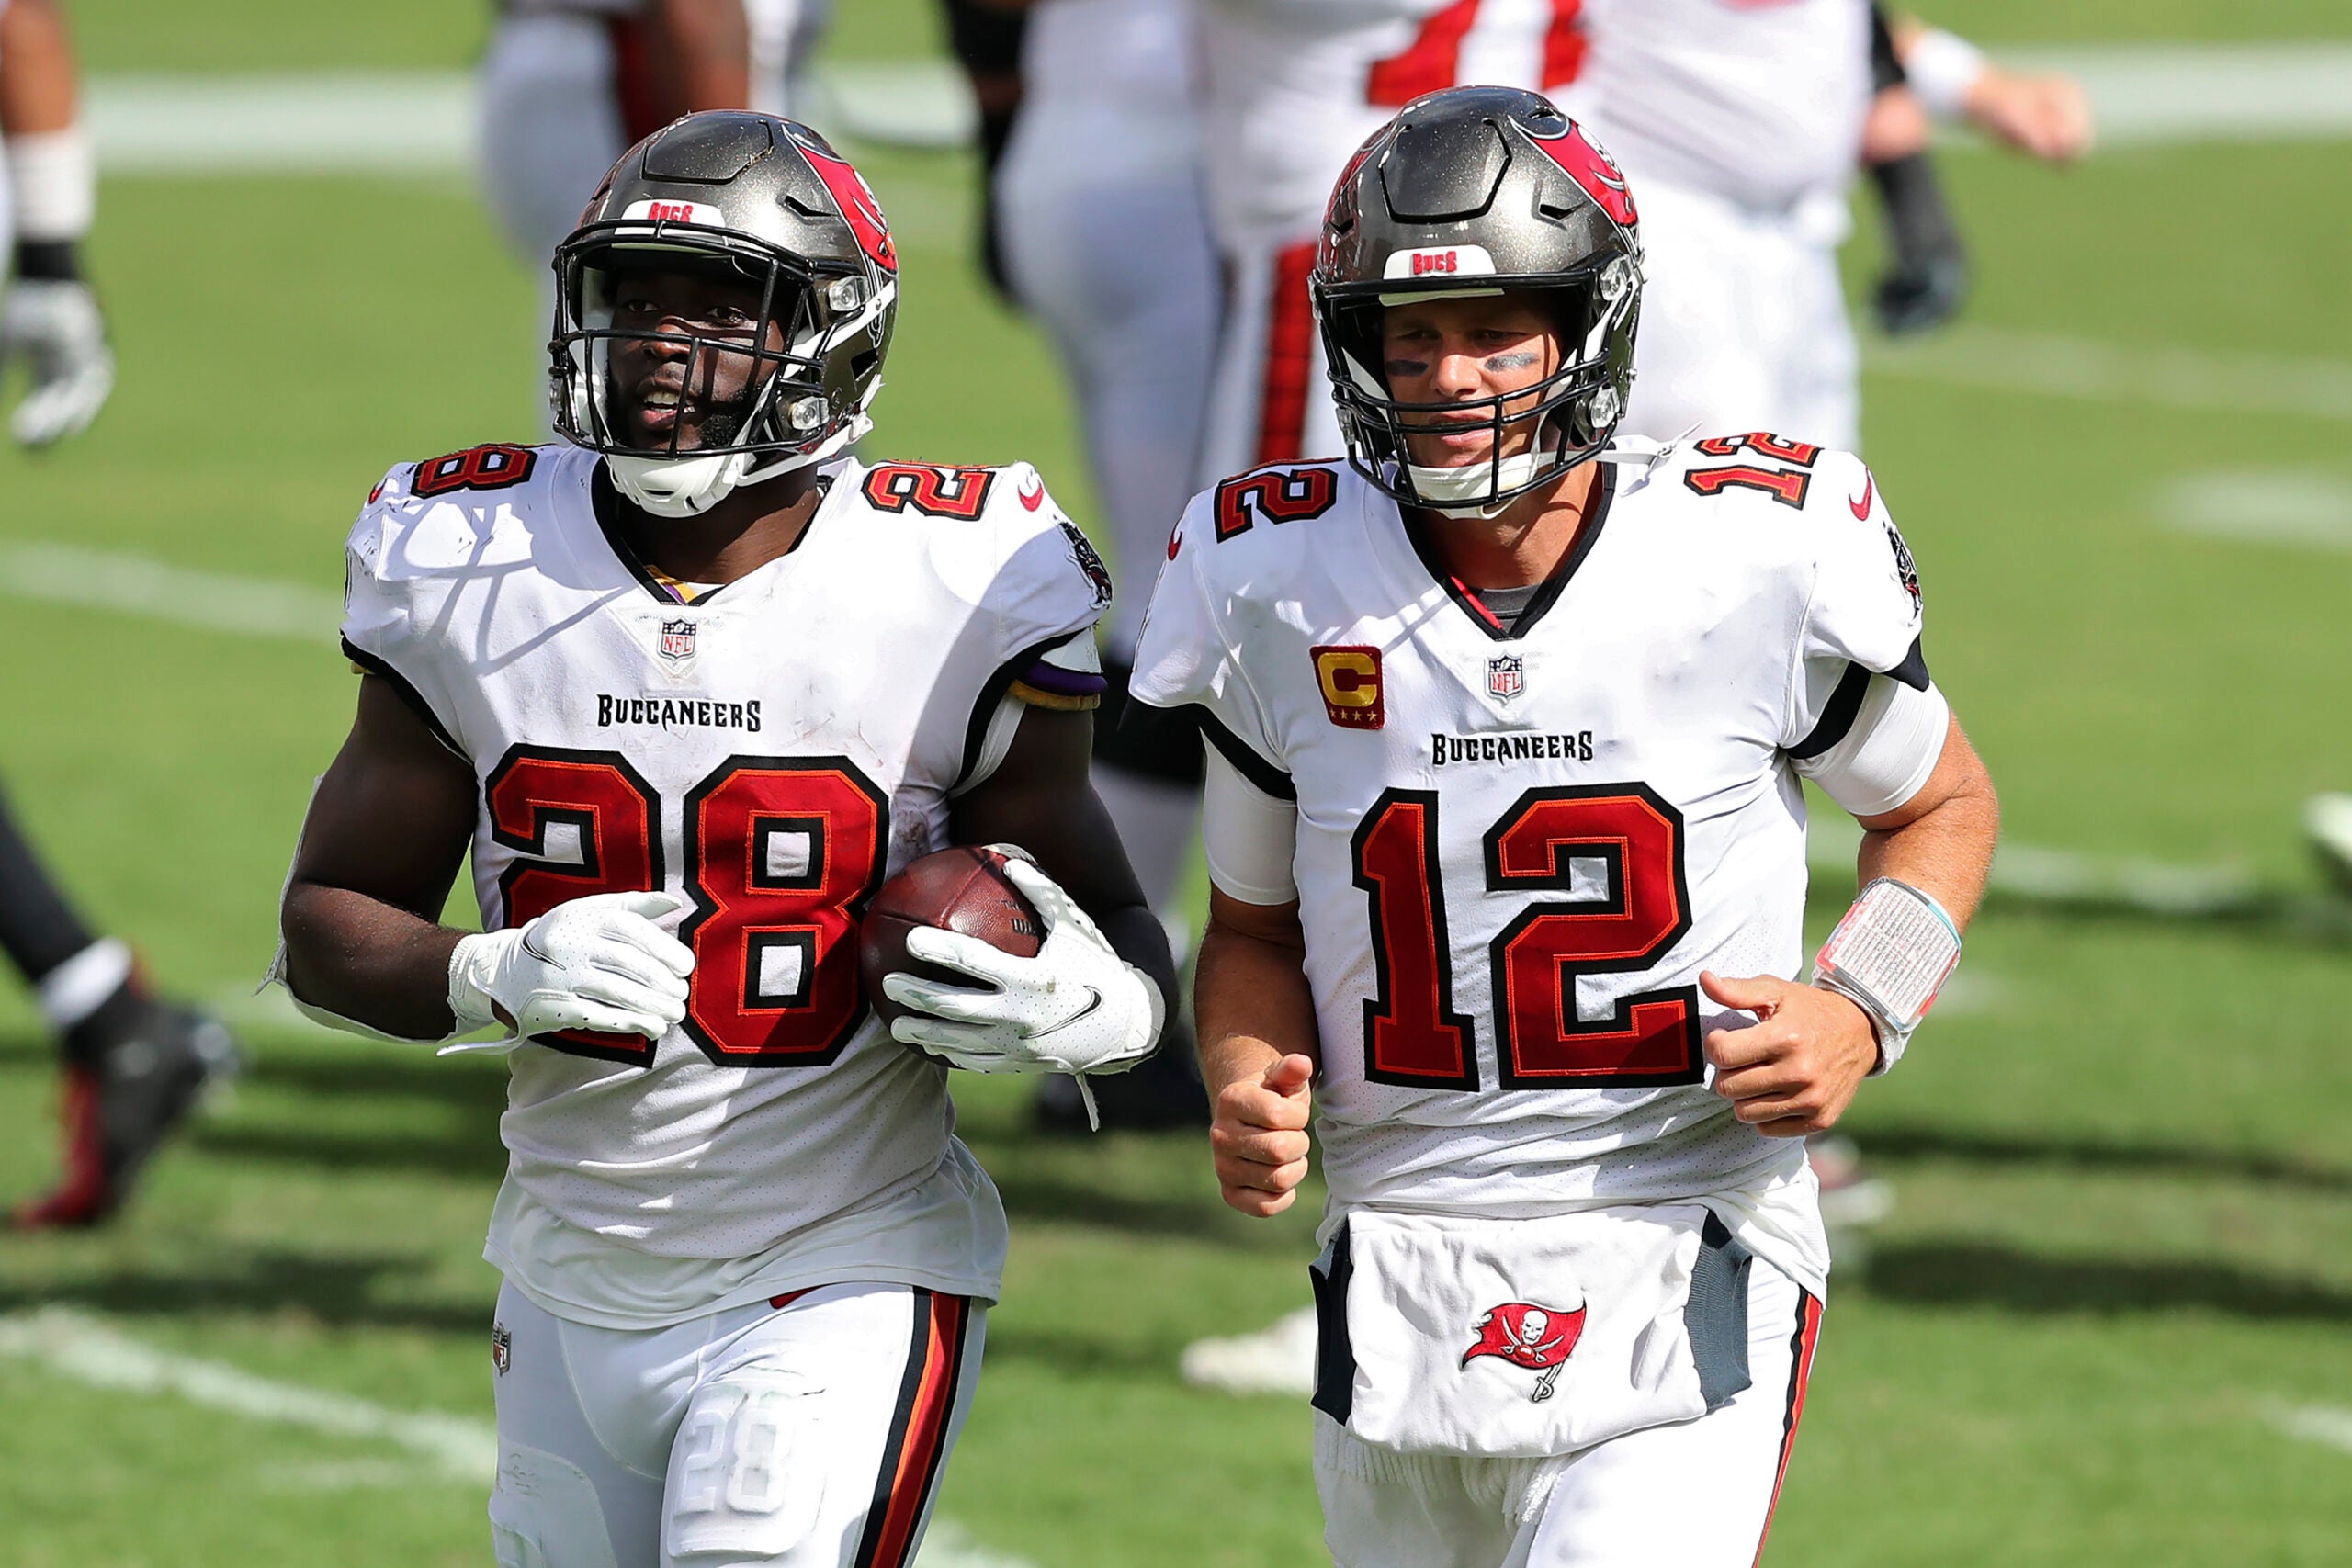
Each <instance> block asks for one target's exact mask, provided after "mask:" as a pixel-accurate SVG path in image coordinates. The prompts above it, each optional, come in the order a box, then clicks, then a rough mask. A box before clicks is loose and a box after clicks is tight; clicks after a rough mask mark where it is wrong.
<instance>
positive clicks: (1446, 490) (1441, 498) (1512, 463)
mask: <svg viewBox="0 0 2352 1568" xmlns="http://www.w3.org/2000/svg"><path fill="white" fill-rule="evenodd" d="M1536 461H1537V456H1536V454H1535V453H1533V452H1532V451H1531V452H1519V453H1514V454H1513V455H1512V456H1510V457H1505V458H1504V459H1503V460H1502V461H1501V462H1500V463H1490V462H1477V463H1464V464H1463V465H1462V466H1461V467H1460V468H1424V467H1422V466H1421V465H1420V464H1419V463H1410V464H1408V465H1407V466H1406V469H1405V471H1406V473H1407V474H1408V475H1409V476H1410V477H1411V479H1412V481H1413V493H1414V494H1416V495H1418V496H1419V497H1420V498H1421V499H1422V500H1423V501H1425V502H1429V503H1430V510H1431V511H1434V512H1436V513H1439V514H1440V515H1442V516H1446V517H1491V516H1493V515H1494V514H1495V513H1498V512H1500V511H1501V510H1502V509H1503V508H1504V507H1506V506H1508V505H1510V502H1507V501H1488V500H1487V496H1488V495H1490V494H1491V493H1493V492H1494V491H1498V490H1499V491H1510V490H1516V489H1518V488H1519V487H1520V486H1521V485H1523V484H1526V483H1528V482H1529V481H1530V480H1532V479H1534V478H1535V466H1536Z"/></svg>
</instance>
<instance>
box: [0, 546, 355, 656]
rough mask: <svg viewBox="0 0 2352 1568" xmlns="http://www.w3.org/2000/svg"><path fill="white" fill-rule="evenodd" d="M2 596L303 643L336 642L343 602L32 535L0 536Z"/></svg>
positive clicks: (303, 587) (285, 585)
mask: <svg viewBox="0 0 2352 1568" xmlns="http://www.w3.org/2000/svg"><path fill="white" fill-rule="evenodd" d="M0 593H5V594H9V595H13V596H14V597H17V598H20V599H41V600H47V601H49V602H50V603H52V604H85V605H88V606H90V607H92V608H94V609H101V610H120V611H122V612H124V613H125V614H128V615H144V616H146V617H147V618H148V619H150V620H157V621H168V622H170V623H171V624H172V625H174V626H194V627H197V628H198V629H199V630H203V631H217V632H233V633H237V634H240V635H243V636H245V637H291V638H293V639H295V640H297V641H300V642H311V643H328V644H332V643H333V642H334V637H335V630H336V628H337V627H338V626H341V625H342V624H343V601H342V600H341V599H339V598H337V597H336V596H335V595H334V594H333V593H330V592H326V591H325V590H323V589H319V588H312V587H310V586H308V585H307V584H304V583H300V582H276V581H270V580H269V579H267V578H259V577H238V576H232V575H231V574H229V573H227V572H218V571H197V570H190V569H189V568H187V567H177V566H167V565H165V564H164V562H162V561H159V560H155V559H153V558H150V557H147V556H137V555H130V554H127V553H123V552H119V551H114V550H90V549H84V548H82V547H80V546H77V545H51V544H46V543H42V542H40V541H39V540H31V539H0Z"/></svg>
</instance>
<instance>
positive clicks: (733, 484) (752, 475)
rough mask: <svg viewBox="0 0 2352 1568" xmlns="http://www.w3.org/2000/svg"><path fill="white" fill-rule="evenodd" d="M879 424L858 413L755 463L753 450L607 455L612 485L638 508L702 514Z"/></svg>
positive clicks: (840, 447) (675, 514)
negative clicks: (799, 448) (814, 440)
mask: <svg viewBox="0 0 2352 1568" xmlns="http://www.w3.org/2000/svg"><path fill="white" fill-rule="evenodd" d="M873 428H874V422H873V421H872V420H869V419H868V418H866V417H865V414H863V413H859V414H856V415H854V416H853V417H852V418H851V419H849V420H848V421H847V422H845V423H843V424H842V428H841V429H839V430H837V431H835V432H833V434H831V435H829V436H827V437H826V438H825V439H824V440H822V441H820V442H819V443H818V444H817V445H816V446H811V447H809V449H808V450H807V451H804V452H787V453H784V454H782V455H780V456H778V457H771V458H769V459H768V460H767V461H765V462H755V459H756V458H757V457H759V454H757V453H753V452H713V453H709V454H707V455H705V456H702V457H631V456H629V455H628V454H627V453H621V452H614V453H608V454H607V455H606V456H605V471H606V472H608V473H610V474H611V475H612V476H613V488H614V489H615V490H617V491H620V492H621V494H623V495H625V496H627V497H628V500H629V502H631V503H632V504H633V505H635V506H636V507H637V508H638V509H639V511H642V512H645V513H650V514H651V515H652V516H655V517H668V518H680V517H699V516H700V515H702V513H706V512H707V511H709V510H710V509H711V508H712V507H714V506H717V505H718V503H719V502H722V501H724V500H726V499H727V498H728V497H729V495H732V494H733V493H734V492H735V491H737V490H739V489H741V487H742V486H744V485H755V484H762V483H764V482H765V481H767V480H769V479H775V478H777V477H778V476H780V475H783V474H788V473H790V472H792V470H793V469H795V468H807V467H808V466H809V464H811V463H821V462H823V461H824V460H825V459H826V458H828V457H832V456H833V455H834V454H835V453H837V452H840V451H842V450H843V449H845V448H846V447H848V446H850V445H851V443H853V442H855V441H857V440H859V439H860V438H862V437H863V436H864V435H865V434H866V433H867V432H868V431H870V430H872V429H873Z"/></svg>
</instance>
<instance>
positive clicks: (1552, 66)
mask: <svg viewBox="0 0 2352 1568" xmlns="http://www.w3.org/2000/svg"><path fill="white" fill-rule="evenodd" d="M1583 11H1584V0H1552V26H1551V29H1550V30H1549V31H1547V32H1546V33H1544V91H1545V92H1547V93H1548V92H1550V91H1551V90H1552V89H1553V88H1555V87H1565V86H1566V85H1568V84H1569V83H1571V82H1573V81H1575V80H1576V79H1577V77H1578V76H1580V75H1582V74H1583V73H1584V41H1585V40H1584V16H1583Z"/></svg>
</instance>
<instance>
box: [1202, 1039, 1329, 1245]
mask: <svg viewBox="0 0 2352 1568" xmlns="http://www.w3.org/2000/svg"><path fill="white" fill-rule="evenodd" d="M1313 1077H1315V1063H1314V1062H1313V1060H1312V1059H1310V1058H1308V1057H1306V1056H1300V1055H1288V1056H1281V1057H1277V1058H1276V1059H1275V1060H1274V1062H1273V1063H1272V1065H1271V1066H1268V1067H1267V1068H1266V1070H1265V1073H1264V1074H1263V1076H1261V1077H1256V1078H1243V1079H1241V1080H1240V1081H1238V1082H1237V1083H1229V1084H1227V1085H1226V1086H1225V1088H1224V1089H1221V1090H1219V1091H1218V1093H1217V1097H1216V1116H1215V1118H1214V1119H1213V1120H1212V1121H1211V1122H1210V1123H1209V1147H1210V1149H1211V1150H1213V1151H1214V1152H1215V1154H1216V1182H1217V1188H1218V1190H1220V1191H1222V1192H1223V1193H1224V1195H1225V1201H1227V1203H1230V1204H1232V1205H1233V1206H1234V1207H1235V1208H1237V1209H1238V1210H1240V1211H1241V1212H1242V1213H1245V1214H1254V1215H1256V1216H1257V1217H1259V1218H1260V1219H1263V1218H1265V1217H1266V1216H1267V1215H1269V1214H1279V1213H1282V1212H1283V1210H1284V1209H1287V1208H1289V1207H1290V1205H1291V1201H1292V1200H1293V1199H1294V1198H1295V1197H1297V1196H1298V1184H1299V1183H1300V1182H1302V1181H1304V1180H1306V1148H1307V1139H1306V1122H1307V1118H1308V1117H1309V1116H1310V1115H1311V1114H1312V1113H1313V1111H1314V1096H1313V1092H1312V1091H1311V1090H1310V1089H1308V1088H1307V1085H1308V1082H1309V1080H1311V1079H1312V1078H1313Z"/></svg>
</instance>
